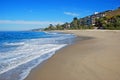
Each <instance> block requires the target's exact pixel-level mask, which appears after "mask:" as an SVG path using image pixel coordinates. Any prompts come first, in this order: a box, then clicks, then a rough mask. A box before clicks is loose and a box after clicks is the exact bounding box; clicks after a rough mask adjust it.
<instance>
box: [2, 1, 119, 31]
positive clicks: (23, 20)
mask: <svg viewBox="0 0 120 80" xmlns="http://www.w3.org/2000/svg"><path fill="white" fill-rule="evenodd" d="M119 6H120V0H0V31H6V30H7V31H8V30H29V29H34V28H41V27H47V26H48V25H49V24H51V23H52V24H58V23H59V24H62V23H64V22H70V21H72V19H73V18H74V17H78V18H81V17H84V16H87V15H91V14H93V13H94V12H101V11H105V10H111V9H116V8H117V7H119Z"/></svg>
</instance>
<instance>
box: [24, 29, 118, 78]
mask: <svg viewBox="0 0 120 80" xmlns="http://www.w3.org/2000/svg"><path fill="white" fill-rule="evenodd" d="M61 32H66V33H74V34H75V35H77V36H86V37H93V38H92V39H88V40H82V41H77V42H76V43H75V44H73V45H71V46H68V47H66V48H63V49H61V50H59V51H57V53H56V54H55V55H54V56H53V57H52V58H50V59H49V60H47V61H45V62H44V63H43V64H42V65H41V66H38V67H36V68H35V69H33V70H32V71H31V73H30V75H29V76H28V77H27V78H26V79H25V80H120V31H103V30H101V31H97V30H82V31H79V30H72V31H70V30H69V31H61Z"/></svg>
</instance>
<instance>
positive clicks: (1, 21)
mask: <svg viewBox="0 0 120 80" xmlns="http://www.w3.org/2000/svg"><path fill="white" fill-rule="evenodd" d="M0 24H35V25H48V24H53V25H56V24H63V22H57V21H24V20H0Z"/></svg>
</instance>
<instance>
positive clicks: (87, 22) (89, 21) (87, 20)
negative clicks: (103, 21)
mask: <svg viewBox="0 0 120 80" xmlns="http://www.w3.org/2000/svg"><path fill="white" fill-rule="evenodd" d="M105 13H106V12H101V13H98V12H95V14H93V15H90V16H87V17H84V18H81V19H80V25H84V26H91V25H95V22H96V21H95V20H96V19H99V18H101V17H105V16H106V14H105Z"/></svg>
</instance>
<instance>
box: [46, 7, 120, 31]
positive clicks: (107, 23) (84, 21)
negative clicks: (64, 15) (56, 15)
mask: <svg viewBox="0 0 120 80" xmlns="http://www.w3.org/2000/svg"><path fill="white" fill-rule="evenodd" d="M95 27H97V28H98V29H109V30H120V8H118V9H116V10H113V11H112V10H108V11H104V12H101V13H98V14H93V15H90V16H87V17H84V18H80V19H78V18H77V17H74V18H73V20H72V22H70V23H68V22H66V23H64V24H62V25H60V24H57V25H52V24H50V25H49V27H48V28H45V29H44V30H66V29H67V30H73V29H94V28H95Z"/></svg>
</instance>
